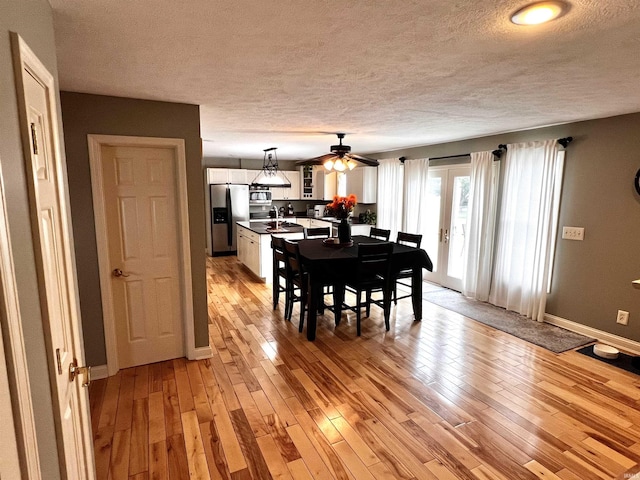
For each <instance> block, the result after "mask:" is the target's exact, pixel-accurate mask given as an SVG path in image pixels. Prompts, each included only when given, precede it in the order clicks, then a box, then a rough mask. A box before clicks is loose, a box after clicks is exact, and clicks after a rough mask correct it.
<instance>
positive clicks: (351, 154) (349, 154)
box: [345, 153, 379, 167]
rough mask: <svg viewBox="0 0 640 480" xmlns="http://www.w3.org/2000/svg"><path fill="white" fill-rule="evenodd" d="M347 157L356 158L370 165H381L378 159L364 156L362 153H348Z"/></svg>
mask: <svg viewBox="0 0 640 480" xmlns="http://www.w3.org/2000/svg"><path fill="white" fill-rule="evenodd" d="M345 157H348V158H350V159H351V160H355V161H356V162H360V163H363V164H364V165H368V166H370V167H377V166H378V165H379V163H378V160H376V159H374V158H367V157H363V156H362V155H356V154H353V153H347V154H346V155H345Z"/></svg>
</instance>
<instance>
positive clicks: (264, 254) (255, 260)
mask: <svg viewBox="0 0 640 480" xmlns="http://www.w3.org/2000/svg"><path fill="white" fill-rule="evenodd" d="M278 236H282V237H285V238H294V239H295V238H297V239H299V238H302V233H291V234H281V235H278ZM238 261H239V262H240V263H242V264H243V265H244V266H245V267H247V268H248V269H249V270H251V271H252V272H253V273H254V274H255V275H256V276H257V277H260V278H262V279H264V280H265V282H267V283H271V279H272V275H273V250H272V249H271V235H260V234H258V233H256V232H254V231H252V230H249V229H248V228H245V227H241V226H240V225H238Z"/></svg>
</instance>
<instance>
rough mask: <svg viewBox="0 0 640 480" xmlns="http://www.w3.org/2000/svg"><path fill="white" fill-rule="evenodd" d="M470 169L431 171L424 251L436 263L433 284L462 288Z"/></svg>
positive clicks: (441, 168) (449, 168)
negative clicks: (426, 235)
mask: <svg viewBox="0 0 640 480" xmlns="http://www.w3.org/2000/svg"><path fill="white" fill-rule="evenodd" d="M470 171H471V169H470V167H469V166H463V167H461V166H459V165H455V166H450V167H434V168H431V169H429V194H428V202H429V205H430V206H431V208H430V209H429V211H430V217H429V232H430V233H429V235H428V237H427V239H426V242H425V243H424V248H425V250H426V251H427V253H428V254H429V257H430V258H431V261H432V262H433V272H427V274H426V275H425V278H426V279H427V280H429V281H432V282H435V283H439V284H440V285H442V286H444V287H448V288H452V289H454V290H458V291H459V290H461V289H462V273H463V268H464V257H463V253H464V242H465V235H466V231H467V209H468V205H469V186H470Z"/></svg>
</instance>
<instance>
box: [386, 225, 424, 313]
mask: <svg viewBox="0 0 640 480" xmlns="http://www.w3.org/2000/svg"><path fill="white" fill-rule="evenodd" d="M396 243H399V244H401V245H408V246H410V247H415V248H420V244H421V243H422V235H418V234H415V233H406V232H398V238H397V240H396ZM395 278H396V280H395V282H394V284H393V303H394V304H395V305H397V304H398V300H402V299H403V298H409V297H410V296H412V295H413V289H414V288H422V285H419V286H414V285H413V270H412V269H410V268H406V269H404V270H400V272H398V274H397V275H396V276H395ZM407 278H409V279H411V280H410V282H411V283H406V282H402V281H400V280H402V279H407ZM398 285H403V286H405V287H409V288H411V292H410V293H409V294H407V295H403V296H401V297H398Z"/></svg>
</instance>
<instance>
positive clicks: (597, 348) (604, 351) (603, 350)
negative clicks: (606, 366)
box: [593, 343, 620, 360]
mask: <svg viewBox="0 0 640 480" xmlns="http://www.w3.org/2000/svg"><path fill="white" fill-rule="evenodd" d="M593 353H595V354H596V355H597V356H599V357H602V358H608V359H609V360H615V359H616V358H618V355H619V354H620V351H619V350H618V349H617V348H614V347H611V346H609V345H604V344H602V343H596V344H595V345H594V346H593Z"/></svg>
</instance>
